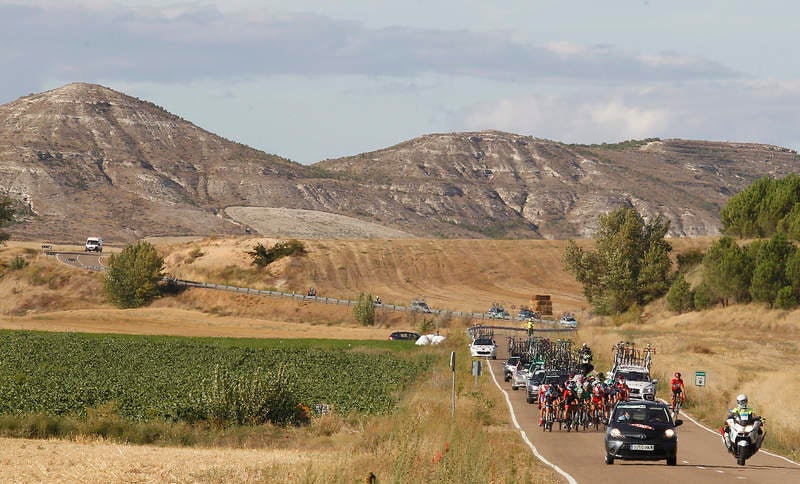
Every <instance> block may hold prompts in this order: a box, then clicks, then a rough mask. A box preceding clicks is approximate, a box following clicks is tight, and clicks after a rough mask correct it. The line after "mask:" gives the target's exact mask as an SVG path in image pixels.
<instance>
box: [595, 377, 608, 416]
mask: <svg viewBox="0 0 800 484" xmlns="http://www.w3.org/2000/svg"><path fill="white" fill-rule="evenodd" d="M595 410H600V412H601V415H603V417H605V416H606V395H605V392H604V391H603V385H600V384H599V383H598V384H597V385H595V386H594V391H592V406H591V412H592V415H594V412H595Z"/></svg>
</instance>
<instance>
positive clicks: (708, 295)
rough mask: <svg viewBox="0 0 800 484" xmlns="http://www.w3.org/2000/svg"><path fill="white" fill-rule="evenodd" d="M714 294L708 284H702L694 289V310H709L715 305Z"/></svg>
mask: <svg viewBox="0 0 800 484" xmlns="http://www.w3.org/2000/svg"><path fill="white" fill-rule="evenodd" d="M714 301H715V299H714V294H713V293H712V292H711V288H710V287H709V285H708V283H706V282H701V283H700V284H698V285H697V287H696V288H695V289H694V299H693V301H692V302H693V303H694V308H695V309H699V310H702V309H708V308H710V307H711V306H712V305H713V304H714Z"/></svg>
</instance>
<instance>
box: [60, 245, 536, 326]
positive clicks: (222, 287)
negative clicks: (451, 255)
mask: <svg viewBox="0 0 800 484" xmlns="http://www.w3.org/2000/svg"><path fill="white" fill-rule="evenodd" d="M81 254H82V253H81V252H74V253H73V252H45V255H47V256H55V258H56V260H58V261H59V262H62V263H64V264H69V265H73V266H75V267H80V268H81V269H87V270H92V271H104V270H106V268H105V266H87V265H83V264H80V263H78V261H77V257H66V258H64V260H61V257H60V256H62V255H66V256H70V255H75V256H77V255H81ZM163 281H164V282H166V283H172V284H174V285H176V286H183V287H197V288H202V289H213V290H217V291H228V292H235V293H239V294H250V295H254V296H269V297H285V298H291V299H298V300H302V301H311V302H319V303H323V304H341V305H346V306H355V305H356V304H357V301H353V300H351V299H339V298H332V297H322V296H309V295H307V294H302V293H300V294H298V293H295V292H284V291H273V290H269V289H253V288H250V287H238V286H230V285H226V284H215V283H210V282H197V281H188V280H185V279H178V278H175V277H169V276H167V277H164V279H163ZM373 305H374V306H375V307H376V308H379V309H386V310H389V311H407V312H418V313H420V314H449V315H450V316H453V317H469V318H471V319H481V320H493V321H494V320H498V318H497V317H496V316H492V315H489V314H487V313H473V312H468V311H450V310H448V309H434V308H430V312H428V311H420V310H417V309H411V307H409V306H401V305H397V304H386V303H377V302H374V303H373ZM499 321H508V322H511V321H519V322H520V323H522V322H523V321H522V320H516V319H510V318H508V319H505V318H503V319H499ZM537 324H538V323H537Z"/></svg>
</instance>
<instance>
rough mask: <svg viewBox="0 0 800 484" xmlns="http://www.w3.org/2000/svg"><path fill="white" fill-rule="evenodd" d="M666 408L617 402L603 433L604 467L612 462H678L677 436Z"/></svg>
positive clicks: (641, 402)
mask: <svg viewBox="0 0 800 484" xmlns="http://www.w3.org/2000/svg"><path fill="white" fill-rule="evenodd" d="M682 423H683V422H682V421H681V420H676V421H674V422H673V421H672V415H671V412H670V409H669V406H667V404H665V403H662V402H659V401H656V402H652V401H649V400H636V401H628V402H620V403H618V404H617V405H616V406H615V407H614V410H613V411H612V413H611V418H610V419H609V421H608V430H607V431H606V464H613V463H614V459H622V460H661V459H666V461H667V465H668V466H674V465H675V464H676V463H677V461H678V436H677V434H676V433H675V427H677V426H679V425H681V424H682Z"/></svg>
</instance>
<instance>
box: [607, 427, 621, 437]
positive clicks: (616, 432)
mask: <svg viewBox="0 0 800 484" xmlns="http://www.w3.org/2000/svg"><path fill="white" fill-rule="evenodd" d="M608 435H610V436H612V437H614V438H615V439H621V438H622V432H620V431H619V429H617V428H614V429H611V432H609V433H608Z"/></svg>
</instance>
